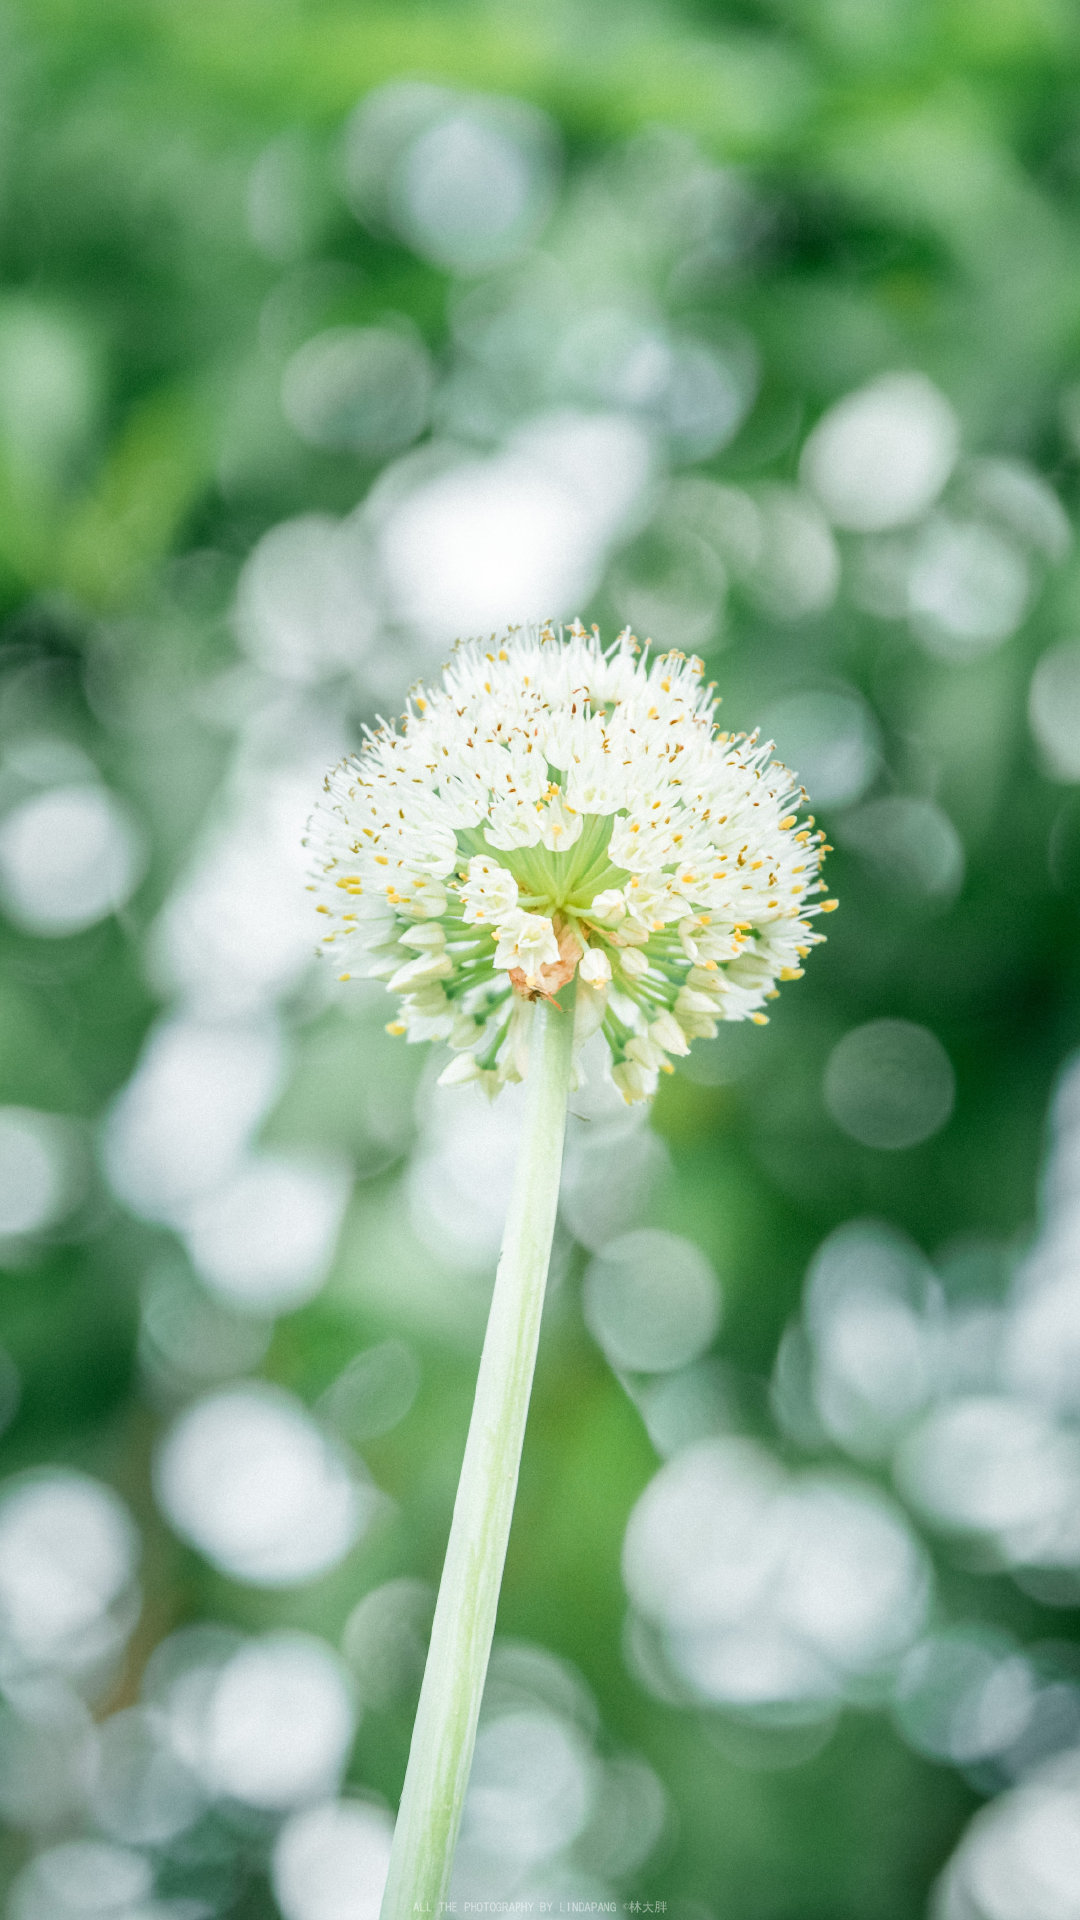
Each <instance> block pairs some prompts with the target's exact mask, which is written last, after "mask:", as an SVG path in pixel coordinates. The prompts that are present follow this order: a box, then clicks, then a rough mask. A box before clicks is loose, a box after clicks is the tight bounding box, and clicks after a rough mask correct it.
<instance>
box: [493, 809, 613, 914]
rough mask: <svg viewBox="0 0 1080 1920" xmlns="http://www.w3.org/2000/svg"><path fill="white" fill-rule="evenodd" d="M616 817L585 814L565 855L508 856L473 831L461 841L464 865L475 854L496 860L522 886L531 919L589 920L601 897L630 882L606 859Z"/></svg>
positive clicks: (536, 851) (532, 852)
mask: <svg viewBox="0 0 1080 1920" xmlns="http://www.w3.org/2000/svg"><path fill="white" fill-rule="evenodd" d="M615 817H616V816H614V815H612V814H609V813H607V814H599V813H587V814H585V815H584V817H583V823H582V830H581V833H580V835H579V836H578V838H577V840H575V842H574V844H573V846H572V847H568V848H567V850H566V852H565V853H550V852H549V851H548V849H547V848H546V847H542V846H536V847H513V848H511V849H510V850H509V851H505V850H504V849H503V848H501V847H491V846H489V845H488V843H487V840H486V838H485V836H484V829H483V827H470V828H469V829H468V830H467V831H466V832H463V833H459V834H458V836H457V843H458V847H459V849H460V851H461V854H462V857H463V859H464V860H466V861H467V860H470V859H472V857H473V855H474V854H477V853H483V854H487V855H488V857H489V858H490V859H493V860H497V861H498V863H499V865H500V866H501V867H505V868H506V871H507V873H510V874H513V877H514V879H515V880H516V881H517V884H518V905H519V906H520V907H524V908H525V909H526V911H527V912H529V913H543V914H546V915H547V916H548V918H549V919H550V918H552V917H553V916H554V915H555V914H556V913H561V914H562V915H563V917H564V918H565V919H569V920H573V919H578V918H580V917H582V916H584V915H587V914H588V911H589V908H590V907H591V906H592V903H593V901H594V900H595V899H596V896H597V894H598V893H606V892H608V891H609V889H610V888H612V887H623V886H625V885H626V883H627V881H628V880H629V879H630V874H629V873H628V871H627V870H626V868H625V867H617V866H615V865H614V863H613V862H612V861H611V860H610V859H609V858H608V843H609V841H610V839H611V834H612V829H613V828H614V825H615Z"/></svg>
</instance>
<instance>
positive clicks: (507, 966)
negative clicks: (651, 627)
mask: <svg viewBox="0 0 1080 1920" xmlns="http://www.w3.org/2000/svg"><path fill="white" fill-rule="evenodd" d="M703 673H704V669H703V666H702V663H701V661H700V660H695V659H692V658H690V659H688V658H687V657H686V656H685V655H683V654H681V653H666V654H658V655H655V656H653V657H652V658H650V656H649V650H648V648H645V649H642V648H641V647H639V645H638V643H637V641H636V640H635V639H634V638H633V636H632V635H631V634H630V632H629V631H626V632H625V633H622V634H620V636H619V638H618V640H617V641H616V642H615V644H614V645H613V646H611V647H609V648H607V649H606V650H605V649H604V648H603V647H602V646H601V643H600V638H599V635H598V633H597V632H596V630H595V628H594V629H593V631H592V632H591V633H587V632H586V631H585V629H584V628H583V627H582V626H581V625H580V623H579V622H575V623H574V625H573V626H572V627H571V628H570V629H569V630H568V631H567V632H563V631H561V630H560V631H559V632H555V631H553V630H552V629H551V628H549V627H544V628H541V629H536V628H520V629H515V630H513V631H511V632H510V633H508V634H507V635H506V636H505V637H504V638H503V639H502V640H499V641H492V642H491V643H489V644H486V645H485V644H482V643H481V642H478V641H471V642H469V643H468V644H466V645H464V646H460V647H458V649H457V650H456V652H455V653H454V655H453V657H452V659H451V660H450V663H449V665H448V666H447V667H445V668H444V670H443V676H442V684H441V685H440V686H437V687H435V688H433V689H431V690H423V691H421V692H417V693H415V694H414V695H413V697H412V700H411V701H410V704H409V709H408V712H407V713H406V714H405V716H404V717H403V719H402V722H401V724H400V726H399V727H396V728H395V727H391V726H387V725H385V724H382V725H380V727H379V728H378V730H377V731H375V732H373V733H369V734H368V736H367V739H366V740H365V743H364V745H363V747H362V748H361V750H360V752H359V753H358V754H356V755H353V756H351V757H350V758H349V759H347V760H345V761H343V762H342V764H341V765H340V766H339V767H336V768H335V769H334V771H333V772H332V773H331V774H330V775H329V776H328V778H327V781H326V790H325V798H324V799H323V800H322V801H321V803H320V805H319V807H318V808H317V810H316V812H315V815H314V817H313V820H312V823H311V829H310V833H309V840H308V844H309V846H310V847H311V848H312V851H313V853H314V857H315V872H314V876H313V880H312V890H313V891H314V893H315V894H316V896H317V906H318V911H319V912H320V913H321V914H322V915H323V916H324V919H325V922H326V931H325V933H324V936H323V945H324V948H325V949H326V950H327V951H328V952H329V954H330V955H331V956H334V957H336V959H337V962H338V970H339V972H340V974H341V976H342V978H344V979H349V978H351V977H353V976H354V975H361V976H365V977H368V978H370V977H372V976H374V977H375V978H377V979H382V980H385V981H386V982H387V985H388V988H389V990H390V992H392V993H394V994H396V995H398V996H399V997H400V1002H399V1012H398V1015H397V1018H396V1019H395V1020H394V1021H392V1022H391V1023H390V1024H391V1031H392V1032H396V1033H403V1034H405V1035H406V1037H407V1038H408V1039H409V1040H429V1039H437V1040H446V1041H448V1042H449V1043H450V1045H451V1046H452V1047H453V1048H454V1049H455V1057H454V1058H453V1060H452V1061H451V1064H450V1067H449V1068H448V1069H447V1072H446V1074H445V1075H444V1078H445V1079H447V1080H448V1081H449V1082H450V1083H451V1084H463V1083H465V1082H466V1081H467V1080H470V1079H480V1080H481V1081H482V1082H483V1084H484V1085H485V1086H486V1087H487V1088H488V1090H489V1091H497V1089H498V1087H499V1086H500V1085H501V1084H502V1083H503V1082H504V1081H506V1080H511V1079H519V1078H520V1077H521V1074H522V1073H523V1071H524V1067H525V1062H526V1060H527V1056H528V1045H527V1042H528V1026H529V1024H530V1022H531V1019H532V1012H533V1005H534V1003H535V1001H536V1000H538V999H540V998H545V999H554V998H555V997H556V996H557V995H558V994H559V993H560V991H561V990H562V989H563V988H564V987H566V986H567V985H568V983H569V982H570V981H571V980H572V979H574V977H575V975H577V976H578V978H579V979H580V980H581V983H582V993H583V995H584V996H585V997H587V999H588V1001H589V1003H590V1008H591V1014H590V1019H589V1020H585V1019H580V1018H579V1022H578V1026H579V1029H580V1030H581V1031H584V1030H585V1028H586V1027H588V1028H589V1030H594V1029H595V1025H596V1019H595V1018H592V1014H595V1012H596V1006H597V1002H598V1001H599V1002H601V1003H602V1015H601V1019H602V1026H603V1031H604V1033H605V1035H606V1036H607V1039H608V1042H609V1045H610V1048H611V1054H612V1061H613V1074H614V1078H615V1082H616V1084H617V1085H618V1086H619V1087H620V1088H621V1089H622V1091H623V1093H624V1094H625V1096H626V1098H627V1099H628V1100H639V1099H648V1098H649V1097H650V1096H651V1094H652V1093H654V1092H655V1090H656V1085H657V1078H658V1074H659V1073H660V1072H661V1071H663V1070H667V1071H670V1062H669V1059H668V1055H669V1054H681V1053H685V1052H686V1051H687V1050H688V1046H689V1042H690V1041H691V1040H692V1039H695V1038H700V1037H703V1036H706V1035H713V1034H715V1032H716V1023H717V1022H718V1021H720V1020H756V1021H757V1022H758V1023H759V1024H763V1023H764V1022H765V1020H766V1018H767V1016H766V1015H765V1014H764V1013H763V1012H762V1007H763V1005H764V1003H765V1001H766V1000H769V999H772V998H774V997H775V993H776V983H777V981H779V980H790V979H796V978H797V977H798V976H799V974H800V973H801V971H802V968H801V965H800V962H801V961H802V960H803V959H804V958H805V956H806V954H807V953H808V952H809V949H810V947H811V946H813V945H815V944H816V943H817V942H818V941H819V940H821V939H822V938H823V936H822V935H821V934H820V933H817V932H815V931H814V930H813V926H812V922H813V920H814V918H815V916H816V915H817V914H819V913H825V912H828V911H829V910H830V909H831V908H832V907H833V906H835V904H836V903H835V901H832V900H822V899H819V898H818V897H817V896H819V895H820V894H821V893H822V892H823V891H824V889H823V884H822V881H821V879H820V877H819V873H820V867H821V862H822V857H823V853H824V837H823V835H822V834H821V833H820V832H817V831H815V830H814V823H813V820H812V819H810V820H806V821H804V822H801V821H800V820H799V818H798V807H799V805H800V803H801V801H802V800H803V798H804V795H803V794H802V791H801V789H800V788H799V786H798V784H797V782H795V781H794V780H793V777H792V775H791V774H790V773H789V772H788V771H787V769H786V768H785V767H782V766H781V765H779V763H778V762H776V761H774V760H771V759H770V757H769V756H770V753H771V750H772V749H771V746H770V745H769V744H768V743H763V742H761V741H760V740H759V739H758V737H757V735H756V734H750V735H745V734H727V733H721V732H719V731H718V729H717V725H716V717H715V709H716V703H715V700H714V698H713V693H712V689H711V688H710V687H706V686H705V685H704V684H703ZM581 997H582V996H579V998H581ZM579 1014H580V1009H579Z"/></svg>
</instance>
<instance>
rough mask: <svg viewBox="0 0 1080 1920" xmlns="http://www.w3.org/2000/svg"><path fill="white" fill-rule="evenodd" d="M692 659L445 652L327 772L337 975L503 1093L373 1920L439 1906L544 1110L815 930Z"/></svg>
mask: <svg viewBox="0 0 1080 1920" xmlns="http://www.w3.org/2000/svg"><path fill="white" fill-rule="evenodd" d="M702 676H703V668H702V664H701V662H700V660H688V659H687V658H685V656H684V655H682V654H680V653H667V654H660V655H658V656H656V657H655V658H653V659H651V660H650V658H649V656H648V652H647V651H644V652H643V651H642V649H641V648H640V647H639V646H638V644H637V642H636V641H635V640H634V639H633V637H632V636H631V635H630V633H629V632H627V633H623V634H621V635H620V637H619V639H618V640H617V641H616V642H615V644H614V646H613V647H611V648H609V649H608V650H607V651H605V650H604V649H603V648H602V647H601V644H600V640H599V637H598V635H597V634H596V632H595V631H594V632H592V633H586V632H585V630H584V628H583V627H581V626H580V625H579V624H575V625H574V626H573V627H572V628H571V629H570V631H569V633H567V634H556V633H554V632H552V631H551V629H550V628H547V627H545V628H543V629H541V630H539V631H537V630H535V629H525V630H521V631H515V632H512V633H509V634H507V635H506V637H505V638H504V639H503V640H501V641H492V642H491V644H490V645H481V644H479V643H472V644H470V645H468V646H464V647H460V648H459V649H458V651H457V652H456V653H455V654H454V657H453V659H452V660H451V662H450V664H449V666H447V667H446V668H445V669H444V672H443V678H442V684H441V686H438V687H436V688H434V689H433V690H432V691H423V692H416V693H414V695H413V697H412V700H411V702H410V704H409V709H408V712H407V713H406V714H405V716H404V718H403V720H402V723H401V725H400V727H399V728H394V727H390V726H387V725H385V724H384V725H381V726H380V727H379V728H378V730H377V731H375V732H373V733H369V735H368V737H367V740H366V742H365V744H364V746H363V747H362V748H361V750H360V752H359V754H357V755H356V756H354V757H352V758H350V759H348V760H346V761H344V762H343V763H342V765H341V766H339V767H337V768H336V769H335V771H334V772H333V773H331V774H330V776H329V778H328V779H327V782H326V794H325V798H324V800H323V801H322V803H321V805H320V807H319V809H318V810H317V812H316V814H315V817H314V819H313V821H312V827H311V832H310V836H309V845H310V846H311V847H312V849H313V852H314V858H315V872H314V877H313V880H312V887H313V890H314V892H315V893H316V895H317V906H318V910H319V912H320V913H321V914H322V916H323V918H324V921H325V932H324V936H323V938H324V946H325V949H326V951H327V952H328V953H329V954H330V955H332V956H333V957H334V959H335V962H336V964H337V968H338V971H339V973H340V974H341V976H342V978H343V979H346V980H348V979H351V978H352V977H354V976H361V977H367V978H372V977H374V978H376V979H382V980H385V981H386V983H387V986H388V988H389V990H390V992H391V993H392V994H394V995H396V996H397V1000H398V1007H397V1012H396V1015H395V1018H394V1019H393V1020H392V1021H391V1022H390V1030H391V1032H393V1033H400V1034H404V1035H405V1036H406V1038H407V1039H409V1040H414V1041H418V1040H438V1041H445V1042H447V1043H448V1045H449V1047H450V1048H451V1050H452V1055H453V1057H452V1059H451V1060H450V1063H449V1065H448V1066H447V1067H446V1069H445V1071H444V1072H443V1074H442V1079H443V1081H444V1082H445V1083H449V1084H464V1083H466V1082H469V1081H474V1080H475V1081H478V1082H479V1083H480V1085H481V1086H482V1087H483V1088H484V1089H485V1090H486V1091H487V1092H488V1093H496V1092H498V1090H499V1088H500V1087H501V1086H502V1085H503V1084H504V1083H505V1082H506V1081H509V1080H520V1079H523V1078H526V1077H527V1079H528V1086H527V1089H526V1103H525V1126H524V1134H523V1138H522V1147H521V1156H520V1159H519V1163H518V1167H517V1172H516V1175H515V1180H514V1189H513V1195H512V1198H511V1203H510V1211H509V1216H508V1219H507V1226H506V1233H505V1236H504V1240H503V1249H502V1254H501V1256H500V1260H499V1267H498V1273H497V1275H496V1280H495V1291H494V1295H493V1299H492V1306H491V1314H490V1318H489V1320H488V1328H487V1334H486V1336H485V1340H484V1351H483V1356H482V1358H481V1362H480V1373H479V1378H478V1382H477V1391H476V1400H475V1403H474V1406H473V1415H472V1421H471V1424H470V1427H469V1438H468V1442H467V1445H466V1449H465V1460H464V1464H463V1467H462V1472H461V1479H460V1482H459V1486H458V1493H457V1500H456V1502H455V1506H454V1518H453V1523H452V1526H451V1530H450V1542H449V1546H448V1548H447V1554H446V1561H445V1565H444V1568H443V1576H442V1581H441V1584H440V1588H439V1598H438V1603H437V1605H436V1609H435V1621H434V1626H433V1629H432V1638H431V1648H430V1652H429V1656H428V1662H427V1669H426V1672H425V1675H424V1684H423V1689H422V1691H421V1695H420V1705H419V1708H418V1711H417V1717H416V1723H415V1726H414V1729H413V1740H412V1746H411V1749H410V1753H409V1765H408V1771H407V1773H406V1778H405V1787H404V1791H403V1793H402V1799H401V1808H400V1811H399V1814H398V1820H397V1826H396V1828H395V1833H394V1844H393V1853H392V1857H391V1861H390V1873H389V1878H388V1881H387V1886H386V1893H385V1896H384V1900H383V1910H382V1911H383V1920H413V1916H414V1915H415V1914H417V1913H425V1914H437V1913H439V1912H440V1911H441V1910H442V1903H444V1902H445V1900H446V1896H447V1892H448V1889H449V1885H450V1873H451V1867H452V1864H453V1854H454V1845H455V1841H456V1837H457V1832H458V1826H459V1823H460V1819H461V1811H462V1806H463V1803H464V1798H465V1789H466V1785H467V1782H468V1775H469V1766H470V1762H471V1759H472V1751H473V1743H474V1740H475V1735H476V1725H477V1717H478V1714H479V1711H480V1700H481V1695H482V1693H483V1686H484V1676H485V1674H486V1671H487V1661H488V1654H489V1651H490V1647H491V1638H492V1633H493V1631H494V1625H495V1612H496V1607H497V1604H498V1596H499V1585H500V1581H501V1578H502V1569H503V1563H504V1560H505V1556H506V1546H507V1540H508V1537H509V1532H510V1520H511V1515H512V1512H513V1503H514V1493H515V1489H516V1486H517V1475H518V1463H519V1460H520V1456H521V1444H522V1438H523V1435H524V1430H525V1418H526V1413H527V1410H528V1402H529V1393H530V1388H531V1384H532V1376H533V1367H534V1364H535V1359H536V1349H537V1341H538V1338H539V1332H540V1316H541V1311H542V1308H543V1299H544V1288H545V1284H546V1279H547V1268H548V1262H549V1259H550V1254H551V1239H552V1233H553V1230H554V1225H555V1210H556V1205H557V1201H558V1190H559V1174H560V1167H561V1161H562V1149H563V1136H564V1132H565V1126H566V1102H567V1093H568V1091H569V1089H570V1087H571V1085H572V1084H573V1083H574V1078H575V1074H576V1073H578V1072H579V1070H580V1069H579V1067H578V1066H576V1065H575V1060H576V1056H577V1054H578V1053H580V1049H581V1046H582V1044H583V1042H584V1041H585V1040H586V1039H587V1038H588V1037H589V1036H591V1035H592V1034H594V1033H596V1032H597V1030H598V1029H602V1030H603V1033H604V1034H605V1036H606V1038H607V1042H608V1046H609V1048H610V1055H611V1071H612V1075H613V1078H614V1080H615V1082H616V1084H617V1085H618V1087H619V1088H620V1090H621V1092H622V1094H623V1096H624V1097H625V1099H627V1100H645V1099H648V1098H649V1096H650V1095H651V1094H652V1093H654V1092H655V1090H656V1086H657V1083H658V1076H659V1074H660V1073H661V1071H664V1070H665V1069H666V1070H669V1071H670V1066H671V1062H670V1058H669V1056H670V1055H672V1054H683V1053H687V1052H688V1051H689V1047H690V1042H691V1041H692V1040H694V1039H696V1038H698V1037H700V1036H703V1035H710V1036H711V1035H713V1034H715V1033H716V1028H717V1022H718V1021H720V1020H757V1021H762V1022H763V1021H764V1020H765V1019H766V1017H767V1016H766V1015H765V1014H764V1013H763V1012H762V1007H763V1005H764V1003H765V1002H766V1001H767V1000H769V999H771V998H772V997H773V996H774V994H775V992H776V983H777V981H779V980H790V979H795V978H797V977H798V975H799V974H800V973H801V971H802V968H801V965H800V962H801V961H802V960H803V959H804V958H805V956H806V954H807V953H808V952H809V949H810V947H811V946H812V945H813V944H814V943H815V942H816V941H817V940H820V939H821V935H820V934H819V933H816V932H815V931H814V930H813V925H812V923H813V920H814V918H815V916H816V915H817V914H819V913H823V912H826V911H827V910H828V909H829V908H830V907H832V906H834V905H835V904H836V903H835V901H831V900H821V899H820V898H819V896H820V894H821V892H822V884H821V880H820V878H819V868H820V866H821V859H822V854H823V852H824V845H823V840H822V836H821V834H820V833H817V832H815V831H814V823H813V820H812V819H809V820H806V821H805V822H800V820H799V817H798V807H799V804H800V802H801V801H802V799H803V797H804V796H803V794H802V791H801V789H800V788H799V787H798V786H797V785H796V784H795V782H794V781H793V779H792V776H791V774H790V773H788V772H787V770H786V769H785V768H783V767H781V766H779V765H778V764H776V763H775V762H773V761H771V760H770V757H769V755H770V751H771V749H770V747H769V746H767V745H764V744H762V743H761V742H759V740H758V738H757V736H756V735H750V736H747V735H744V734H735V735H731V734H727V733H721V732H719V731H718V730H717V727H716V721H715V702H714V699H713V695H712V689H711V688H709V687H706V686H704V685H703V684H702Z"/></svg>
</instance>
